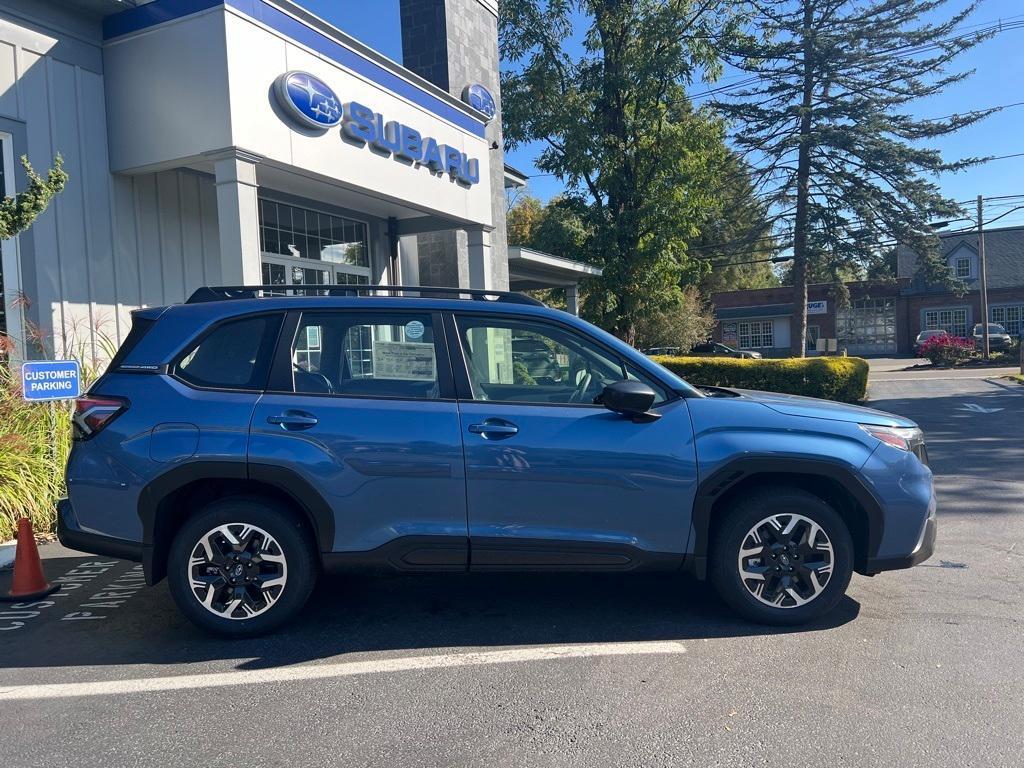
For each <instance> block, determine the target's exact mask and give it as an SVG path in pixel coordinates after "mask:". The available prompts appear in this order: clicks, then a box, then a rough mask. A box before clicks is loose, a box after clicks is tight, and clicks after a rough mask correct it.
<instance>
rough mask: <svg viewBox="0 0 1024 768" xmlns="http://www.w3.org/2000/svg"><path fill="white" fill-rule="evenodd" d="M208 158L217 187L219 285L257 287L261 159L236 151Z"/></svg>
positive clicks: (259, 266) (260, 276)
mask: <svg viewBox="0 0 1024 768" xmlns="http://www.w3.org/2000/svg"><path fill="white" fill-rule="evenodd" d="M210 157H211V159H212V160H213V167H214V174H215V177H216V181H215V183H216V186H217V226H218V229H219V231H220V259H221V282H222V283H223V284H224V285H259V284H260V283H262V282H263V278H262V268H261V265H260V229H259V226H260V220H259V207H258V202H257V189H258V187H257V184H256V164H257V163H258V162H259V161H260V159H261V158H260V157H259V155H254V154H251V153H249V152H245V151H243V150H239V149H230V150H227V151H225V152H220V153H217V154H214V155H211V156H210Z"/></svg>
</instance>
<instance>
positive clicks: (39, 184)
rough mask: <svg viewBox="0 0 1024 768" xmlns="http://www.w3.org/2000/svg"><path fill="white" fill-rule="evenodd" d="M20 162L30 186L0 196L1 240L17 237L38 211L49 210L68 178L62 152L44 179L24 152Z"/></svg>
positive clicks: (37, 214) (33, 219) (28, 225)
mask: <svg viewBox="0 0 1024 768" xmlns="http://www.w3.org/2000/svg"><path fill="white" fill-rule="evenodd" d="M21 164H22V166H24V168H25V175H26V176H27V177H28V186H27V187H26V188H25V190H24V191H22V192H19V193H18V194H16V195H14V196H13V197H5V198H2V199H0V240H6V239H7V238H9V237H14V236H15V235H17V234H18V233H20V232H24V231H25V230H26V229H28V228H29V227H30V226H31V225H32V222H33V221H35V220H36V218H37V217H38V216H39V214H41V213H42V212H43V211H45V210H46V207H47V206H48V205H49V204H50V200H52V199H53V196H54V195H57V194H59V193H60V192H61V191H63V189H64V185H65V184H67V181H68V175H67V173H66V172H65V170H64V159H63V158H62V157H61V156H60V155H59V154H58V155H57V156H56V157H55V158H54V159H53V167H52V168H50V170H49V172H48V173H47V174H46V178H45V179H44V178H43V177H42V176H40V175H39V174H38V173H36V171H35V169H34V168H33V167H32V164H31V163H29V161H28V158H27V157H25V156H24V155H23V156H22V158H21Z"/></svg>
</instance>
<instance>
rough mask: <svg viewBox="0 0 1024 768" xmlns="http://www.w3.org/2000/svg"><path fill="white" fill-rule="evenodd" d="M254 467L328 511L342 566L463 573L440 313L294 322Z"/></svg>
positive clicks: (255, 446) (359, 313) (312, 317)
mask: <svg viewBox="0 0 1024 768" xmlns="http://www.w3.org/2000/svg"><path fill="white" fill-rule="evenodd" d="M249 462H250V472H251V475H252V476H253V477H254V478H259V477H260V476H261V473H263V474H270V473H275V472H276V473H280V472H287V473H290V474H291V475H293V476H297V477H299V478H301V479H302V481H304V482H305V483H306V484H307V485H308V486H309V488H311V489H312V490H313V491H314V492H315V493H317V494H319V495H320V496H321V497H322V498H323V499H324V500H325V501H326V503H327V505H328V506H329V508H330V512H331V514H332V516H333V521H332V523H333V526H332V527H333V531H332V532H331V533H332V535H331V541H330V542H327V543H326V544H327V545H329V547H330V549H331V550H332V551H333V552H334V553H336V554H335V555H334V559H335V560H337V561H339V564H342V565H343V564H344V562H342V561H344V560H346V559H348V560H351V561H352V563H353V564H355V563H359V562H367V564H371V565H373V564H378V561H379V562H383V561H387V562H390V563H391V564H393V565H396V566H398V567H400V568H409V569H424V568H426V569H449V568H450V569H460V568H465V567H466V564H467V533H468V532H467V522H466V498H465V493H466V488H465V477H464V464H463V458H462V439H461V435H460V432H459V414H458V406H457V403H456V401H455V399H454V392H453V385H452V376H451V367H450V363H449V360H448V352H447V348H446V346H445V344H444V337H443V330H442V325H441V321H440V317H439V316H438V315H437V314H434V313H431V312H423V311H387V310H385V311H378V310H373V311H369V310H367V311H363V310H357V309H340V310H317V311H308V312H302V313H301V314H299V313H291V314H290V315H289V320H288V322H287V323H286V326H285V329H284V333H283V334H282V343H281V345H280V346H279V349H278V354H277V359H276V360H275V363H274V370H273V372H272V374H271V386H270V387H269V389H268V391H267V393H266V394H265V395H264V396H263V397H262V398H260V401H259V403H258V404H257V406H256V410H255V413H254V415H253V420H252V427H251V432H250V440H249ZM321 538H323V528H322V527H321Z"/></svg>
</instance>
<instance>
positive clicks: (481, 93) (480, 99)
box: [462, 83, 498, 122]
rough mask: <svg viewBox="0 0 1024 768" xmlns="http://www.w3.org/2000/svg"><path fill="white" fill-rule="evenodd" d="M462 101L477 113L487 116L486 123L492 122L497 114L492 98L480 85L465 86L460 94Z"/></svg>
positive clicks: (496, 107)
mask: <svg viewBox="0 0 1024 768" xmlns="http://www.w3.org/2000/svg"><path fill="white" fill-rule="evenodd" d="M462 100H463V101H464V102H466V103H467V104H469V106H471V107H472V108H473V109H475V110H476V111H477V112H483V113H484V114H485V115H486V116H487V121H488V122H490V121H491V120H493V119H494V116H495V115H496V114H498V106H497V104H496V103H495V101H494V96H492V95H491V92H490V91H488V90H487V89H486V88H484V87H483V86H482V85H480V83H473V84H472V85H467V86H466V88H465V90H463V92H462Z"/></svg>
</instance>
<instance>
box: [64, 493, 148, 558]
mask: <svg viewBox="0 0 1024 768" xmlns="http://www.w3.org/2000/svg"><path fill="white" fill-rule="evenodd" d="M57 539H58V540H59V541H60V543H61V544H63V545H64V546H65V547H67V548H68V549H77V550H78V551H79V552H87V553H88V554H90V555H102V556H104V557H116V558H118V559H120V560H132V561H134V562H137V563H138V562H142V543H141V542H137V541H127V540H125V539H115V538H113V537H111V536H103V535H102V534H98V533H89V532H88V531H83V530H82V528H81V526H80V525H79V523H78V518H77V517H76V516H75V510H74V508H73V507H72V506H71V500H70V499H66V498H65V499H61V500H60V501H58V502H57Z"/></svg>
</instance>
